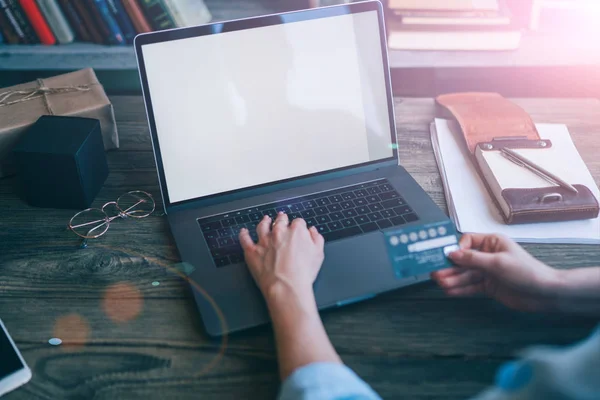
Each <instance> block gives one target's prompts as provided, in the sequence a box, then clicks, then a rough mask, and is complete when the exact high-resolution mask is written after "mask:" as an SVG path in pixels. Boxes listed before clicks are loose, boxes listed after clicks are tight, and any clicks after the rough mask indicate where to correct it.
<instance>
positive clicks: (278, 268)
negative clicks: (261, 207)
mask: <svg viewBox="0 0 600 400" xmlns="http://www.w3.org/2000/svg"><path fill="white" fill-rule="evenodd" d="M271 221H272V219H271V218H270V217H269V216H267V215H265V216H264V217H263V218H262V221H261V222H260V223H259V224H258V226H257V227H256V232H257V234H258V243H255V242H254V240H252V238H251V237H250V232H249V231H248V229H246V228H244V229H242V230H241V231H240V234H239V240H240V244H241V245H242V248H243V250H244V256H245V258H246V263H247V264H248V268H249V269H250V272H251V273H252V276H253V277H254V280H255V281H256V283H257V285H258V287H259V288H260V290H261V291H262V293H263V295H264V296H265V298H266V299H267V302H268V301H269V299H271V298H273V297H274V296H275V297H276V296H278V295H281V294H282V293H285V295H286V296H289V295H291V296H297V297H298V298H301V299H304V298H307V299H311V298H313V288H312V285H313V283H314V281H315V279H316V278H317V275H318V274H319V270H320V269H321V264H322V263H323V258H324V253H323V248H324V244H325V240H324V239H323V236H321V234H320V233H319V232H318V231H317V229H316V228H315V227H311V228H310V229H309V228H307V226H306V222H305V221H304V220H303V219H301V218H298V219H295V220H294V221H293V222H292V223H291V224H290V222H289V217H288V216H287V215H286V214H284V213H282V212H280V213H279V214H278V215H277V219H276V220H275V222H274V223H273V225H272V228H271Z"/></svg>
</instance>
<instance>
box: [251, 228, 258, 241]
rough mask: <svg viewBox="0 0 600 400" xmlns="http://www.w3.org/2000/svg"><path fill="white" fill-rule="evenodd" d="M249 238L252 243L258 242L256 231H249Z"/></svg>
mask: <svg viewBox="0 0 600 400" xmlns="http://www.w3.org/2000/svg"><path fill="white" fill-rule="evenodd" d="M250 237H251V238H252V240H253V241H254V243H257V242H258V233H256V231H250Z"/></svg>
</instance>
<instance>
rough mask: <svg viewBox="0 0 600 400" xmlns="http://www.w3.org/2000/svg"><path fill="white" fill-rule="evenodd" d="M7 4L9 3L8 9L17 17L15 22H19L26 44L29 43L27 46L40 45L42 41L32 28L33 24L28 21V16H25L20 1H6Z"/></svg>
mask: <svg viewBox="0 0 600 400" xmlns="http://www.w3.org/2000/svg"><path fill="white" fill-rule="evenodd" d="M6 2H7V3H8V7H9V8H10V9H11V11H12V12H13V15H14V16H15V20H16V21H17V23H18V24H19V27H20V28H21V30H22V31H23V34H24V35H25V43H27V44H37V43H39V42H40V39H39V38H38V36H37V35H36V33H35V31H34V30H33V26H31V23H30V22H29V19H27V15H26V14H25V11H23V8H22V7H21V5H20V4H19V2H18V0H6Z"/></svg>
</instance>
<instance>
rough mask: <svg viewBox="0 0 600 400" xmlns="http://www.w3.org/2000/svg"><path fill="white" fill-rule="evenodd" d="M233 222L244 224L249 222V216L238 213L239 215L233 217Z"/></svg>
mask: <svg viewBox="0 0 600 400" xmlns="http://www.w3.org/2000/svg"><path fill="white" fill-rule="evenodd" d="M235 222H237V223H238V224H245V223H246V222H250V218H248V216H247V215H240V216H239V217H235Z"/></svg>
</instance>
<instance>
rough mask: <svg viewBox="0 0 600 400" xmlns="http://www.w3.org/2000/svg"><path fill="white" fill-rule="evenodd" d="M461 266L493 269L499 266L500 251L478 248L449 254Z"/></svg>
mask: <svg viewBox="0 0 600 400" xmlns="http://www.w3.org/2000/svg"><path fill="white" fill-rule="evenodd" d="M448 257H450V259H451V260H452V261H454V263H455V264H457V265H459V266H461V267H470V268H476V269H480V270H483V271H491V270H493V269H494V268H497V267H498V266H499V264H500V263H499V259H500V254H499V253H484V252H481V251H477V250H458V251H455V252H452V253H450V255H449V256H448Z"/></svg>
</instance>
